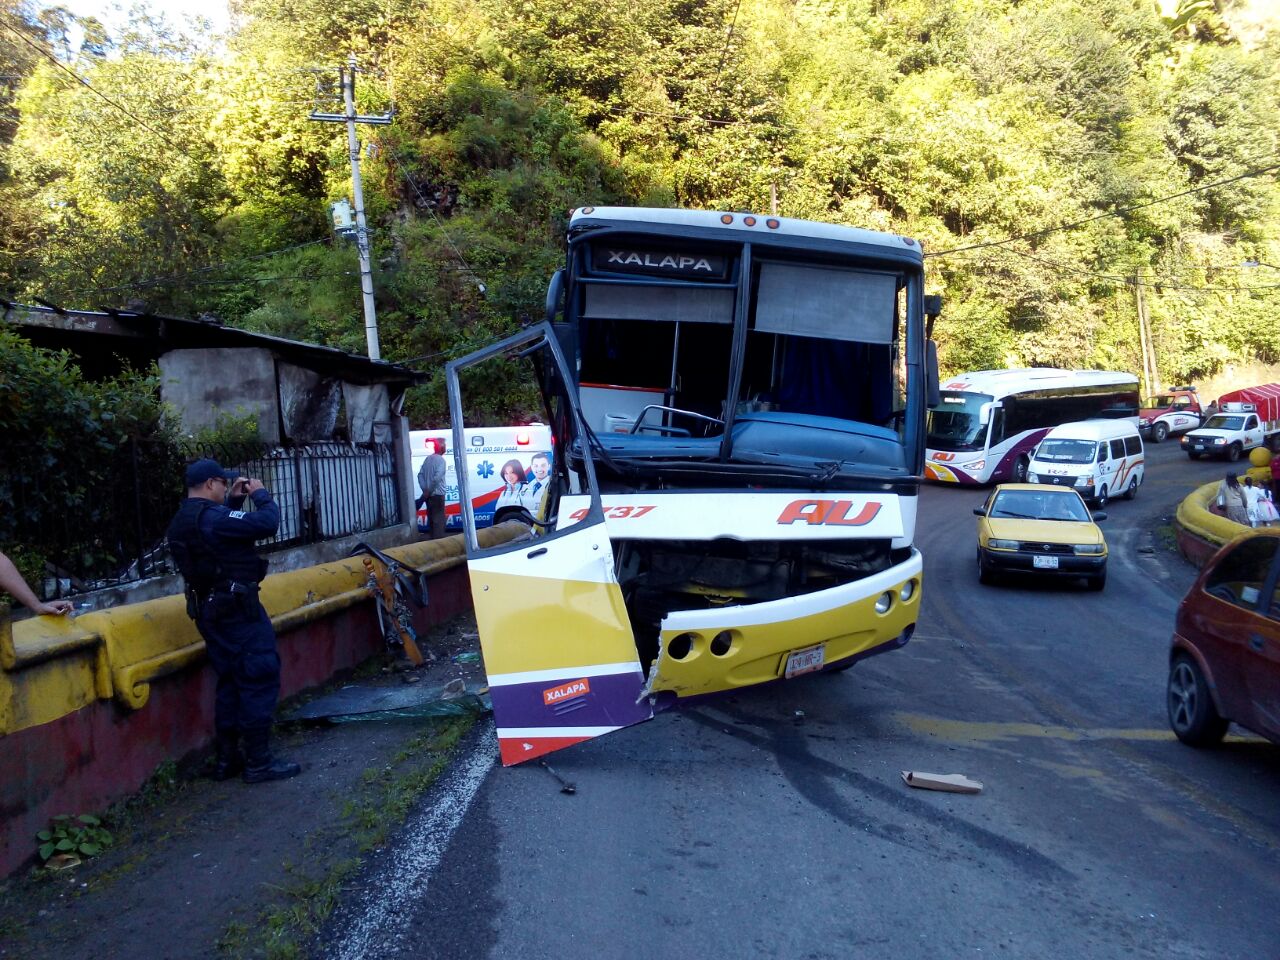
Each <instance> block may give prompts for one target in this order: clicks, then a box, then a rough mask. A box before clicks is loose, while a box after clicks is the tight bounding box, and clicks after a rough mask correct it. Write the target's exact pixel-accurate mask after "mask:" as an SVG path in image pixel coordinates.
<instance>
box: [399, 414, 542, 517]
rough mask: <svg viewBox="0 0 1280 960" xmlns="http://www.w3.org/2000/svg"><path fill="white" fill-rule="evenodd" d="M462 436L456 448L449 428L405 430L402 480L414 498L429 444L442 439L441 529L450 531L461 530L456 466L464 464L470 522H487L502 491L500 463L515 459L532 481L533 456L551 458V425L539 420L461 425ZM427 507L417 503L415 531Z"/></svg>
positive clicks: (418, 493) (425, 515)
mask: <svg viewBox="0 0 1280 960" xmlns="http://www.w3.org/2000/svg"><path fill="white" fill-rule="evenodd" d="M463 437H464V439H465V440H466V446H465V448H464V449H462V450H454V449H453V431H452V430H449V429H445V430H411V431H409V447H410V450H411V453H412V456H411V468H410V473H409V476H408V477H407V478H405V482H406V483H407V484H408V486H409V489H410V490H412V491H413V496H414V499H415V500H417V499H418V498H420V497H421V496H422V491H421V490H420V489H418V471H419V469H421V467H422V463H423V461H424V460H426V458H427V455H428V454H429V453H431V452H432V451H431V444H432V443H434V442H435V441H436V440H443V441H444V442H445V444H446V445H447V449H446V450H445V454H444V460H445V464H446V469H445V495H444V502H445V506H444V510H445V516H446V518H447V519H446V522H445V529H446V530H448V531H449V532H450V533H459V532H461V530H462V516H461V513H460V509H459V500H458V486H459V484H458V469H459V464H465V465H466V466H465V469H466V470H467V477H468V490H469V491H470V493H471V505H472V509H473V510H474V512H475V518H476V526H478V527H487V526H489V525H490V524H491V523H493V512H494V507H495V505H496V504H497V502H498V497H499V496H500V495H501V494H502V490H503V486H504V483H503V479H502V468H503V466H504V465H506V464H507V463H509V462H510V461H512V460H514V461H516V462H517V463H519V465H520V467H521V469H522V470H523V473H524V476H525V479H526V480H528V481H530V482H532V481H533V480H534V472H533V462H532V461H533V457H534V456H535V455H536V454H539V453H540V454H543V455H545V456H547V457H548V458H551V457H553V454H552V449H551V428H550V427H548V426H547V425H546V424H542V423H529V424H523V425H518V426H508V427H476V428H464V430H463ZM428 529H429V528H428V526H427V508H426V506H425V505H423V506H422V507H419V508H418V530H419V531H420V532H422V533H426V532H427V531H428Z"/></svg>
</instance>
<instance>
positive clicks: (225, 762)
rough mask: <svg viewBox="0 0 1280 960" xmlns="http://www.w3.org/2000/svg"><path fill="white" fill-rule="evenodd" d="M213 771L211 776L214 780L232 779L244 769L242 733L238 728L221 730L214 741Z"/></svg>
mask: <svg viewBox="0 0 1280 960" xmlns="http://www.w3.org/2000/svg"><path fill="white" fill-rule="evenodd" d="M213 749H214V754H213V771H212V772H211V773H210V774H209V776H210V777H211V778H212V779H214V780H219V781H221V780H230V779H231V778H232V777H234V776H235V775H236V774H237V773H239V772H240V771H241V770H243V769H244V758H243V757H242V756H241V754H240V733H239V732H238V731H236V730H219V731H217V735H216V737H215V739H214V742H213Z"/></svg>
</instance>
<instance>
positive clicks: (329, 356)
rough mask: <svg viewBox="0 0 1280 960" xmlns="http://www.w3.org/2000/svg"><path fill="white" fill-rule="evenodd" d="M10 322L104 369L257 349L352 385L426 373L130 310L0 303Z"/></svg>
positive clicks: (401, 380) (35, 339)
mask: <svg viewBox="0 0 1280 960" xmlns="http://www.w3.org/2000/svg"><path fill="white" fill-rule="evenodd" d="M0 306H2V307H3V314H0V317H2V318H3V320H4V322H5V323H6V324H7V325H9V326H11V327H15V328H17V329H18V330H19V331H20V332H21V333H22V335H23V336H24V337H27V338H28V339H30V340H31V342H32V343H34V344H36V345H37V346H41V347H49V348H51V349H57V350H62V349H65V350H70V351H71V352H72V353H75V354H78V355H80V356H82V357H85V358H86V359H92V358H93V357H94V356H97V358H98V360H99V363H98V366H99V368H100V369H101V368H102V366H103V361H104V360H105V361H109V362H108V364H107V365H109V366H114V367H117V368H118V367H119V361H118V360H117V359H116V358H120V359H123V360H126V361H129V362H132V363H135V364H138V363H150V362H152V361H154V360H158V359H159V358H160V357H161V356H163V355H164V354H166V353H168V352H169V351H170V350H198V349H201V348H205V349H208V348H215V347H218V348H225V347H257V348H259V349H263V350H270V351H271V352H272V353H273V354H275V355H276V356H277V357H279V358H280V359H282V360H286V361H288V362H289V363H292V364H295V365H296V366H299V367H304V368H306V369H308V370H314V371H315V372H317V373H320V374H323V375H325V376H330V377H336V378H338V379H341V380H344V381H347V382H348V383H360V384H374V383H385V384H387V385H389V386H395V385H399V386H405V387H407V386H410V385H412V384H413V383H416V382H418V381H421V380H423V379H425V378H426V376H427V375H426V374H425V373H420V372H418V371H416V370H411V369H409V368H408V367H402V366H399V365H398V364H394V363H388V362H387V361H385V360H370V359H369V358H368V357H362V356H360V355H359V354H354V353H346V352H345V351H342V350H338V349H336V348H335V347H324V346H321V345H319V344H315V343H302V342H300V341H298V340H288V339H285V338H284V337H275V336H271V335H270V334H265V333H253V332H251V331H249V330H240V329H239V328H237V327H228V326H226V325H224V324H223V323H221V322H220V321H216V320H189V319H186V318H183V317H162V316H157V315H155V314H151V313H130V312H128V311H124V310H112V311H108V312H99V311H93V310H58V309H54V308H51V307H33V306H28V305H26V304H20V303H11V302H9V301H4V300H0Z"/></svg>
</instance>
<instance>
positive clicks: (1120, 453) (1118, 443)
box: [1111, 440, 1124, 460]
mask: <svg viewBox="0 0 1280 960" xmlns="http://www.w3.org/2000/svg"><path fill="white" fill-rule="evenodd" d="M1123 457H1124V441H1123V440H1112V441H1111V459H1112V460H1119V459H1121V458H1123Z"/></svg>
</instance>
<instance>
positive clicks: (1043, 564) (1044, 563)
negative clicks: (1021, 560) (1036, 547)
mask: <svg viewBox="0 0 1280 960" xmlns="http://www.w3.org/2000/svg"><path fill="white" fill-rule="evenodd" d="M1031 565H1032V566H1033V567H1035V568H1036V569H1037V570H1057V569H1058V558H1057V557H1032V558H1031Z"/></svg>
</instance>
